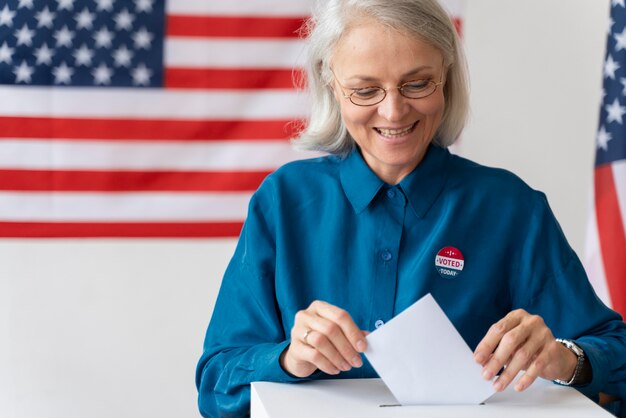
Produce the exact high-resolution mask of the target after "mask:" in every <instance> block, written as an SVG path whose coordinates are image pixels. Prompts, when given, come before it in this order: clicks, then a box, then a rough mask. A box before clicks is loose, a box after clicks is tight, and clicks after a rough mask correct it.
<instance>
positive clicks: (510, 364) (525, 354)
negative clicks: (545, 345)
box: [494, 339, 540, 392]
mask: <svg viewBox="0 0 626 418" xmlns="http://www.w3.org/2000/svg"><path fill="white" fill-rule="evenodd" d="M539 349H540V346H539V344H538V343H537V342H536V341H535V340H534V339H528V340H527V341H526V342H525V343H524V344H522V345H521V346H519V347H518V348H517V349H516V350H515V352H514V353H513V356H512V357H511V359H510V360H509V361H507V366H506V368H505V369H504V371H503V372H502V373H500V376H499V377H498V380H496V382H495V383H494V389H495V390H496V391H498V392H501V391H503V390H504V389H506V387H507V386H508V385H509V384H510V383H511V382H512V381H513V380H514V379H515V376H517V375H518V373H519V372H520V371H522V369H523V368H525V367H527V366H528V364H529V363H530V361H531V359H532V358H533V357H535V354H536V352H537V351H538V350H539Z"/></svg>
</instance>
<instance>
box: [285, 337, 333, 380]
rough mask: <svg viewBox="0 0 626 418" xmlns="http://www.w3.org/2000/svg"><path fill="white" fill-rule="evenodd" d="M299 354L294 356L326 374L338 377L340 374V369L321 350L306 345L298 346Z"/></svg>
mask: <svg viewBox="0 0 626 418" xmlns="http://www.w3.org/2000/svg"><path fill="white" fill-rule="evenodd" d="M297 350H298V351H299V352H298V353H294V356H298V357H299V358H301V359H303V360H305V361H307V362H309V363H311V364H313V365H314V366H315V367H316V368H318V369H319V370H321V371H323V372H324V373H326V374H331V375H336V374H339V369H337V367H335V365H334V364H333V363H332V362H331V361H330V360H329V359H328V358H326V357H325V356H324V355H323V354H322V353H321V352H320V351H319V350H317V349H315V348H314V347H311V346H309V345H306V344H301V345H299V346H298V348H297Z"/></svg>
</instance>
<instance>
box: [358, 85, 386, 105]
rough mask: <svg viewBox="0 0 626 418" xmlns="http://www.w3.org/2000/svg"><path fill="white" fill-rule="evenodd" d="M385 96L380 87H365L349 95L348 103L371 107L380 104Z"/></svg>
mask: <svg viewBox="0 0 626 418" xmlns="http://www.w3.org/2000/svg"><path fill="white" fill-rule="evenodd" d="M385 94H386V93H385V90H384V89H382V88H381V87H366V88H363V89H356V90H354V91H353V92H352V94H350V101H351V102H352V103H354V104H355V105H358V106H371V105H375V104H376V103H380V102H382V100H383V99H384V98H385Z"/></svg>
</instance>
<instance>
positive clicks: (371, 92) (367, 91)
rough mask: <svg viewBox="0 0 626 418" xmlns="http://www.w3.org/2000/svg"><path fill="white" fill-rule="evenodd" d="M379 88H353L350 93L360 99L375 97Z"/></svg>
mask: <svg viewBox="0 0 626 418" xmlns="http://www.w3.org/2000/svg"><path fill="white" fill-rule="evenodd" d="M380 92H381V89H378V88H375V87H372V88H369V87H368V88H364V89H355V90H354V92H353V93H352V95H353V96H355V97H358V98H360V99H367V98H371V97H375V96H377V95H378V94H380Z"/></svg>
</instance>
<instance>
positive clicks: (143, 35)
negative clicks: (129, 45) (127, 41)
mask: <svg viewBox="0 0 626 418" xmlns="http://www.w3.org/2000/svg"><path fill="white" fill-rule="evenodd" d="M153 38H154V35H152V34H151V33H150V32H148V30H147V29H146V28H145V27H143V28H141V29H139V30H138V31H137V32H135V33H134V34H133V41H134V43H135V48H137V49H140V48H143V49H146V50H147V49H150V44H151V43H152V39H153Z"/></svg>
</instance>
